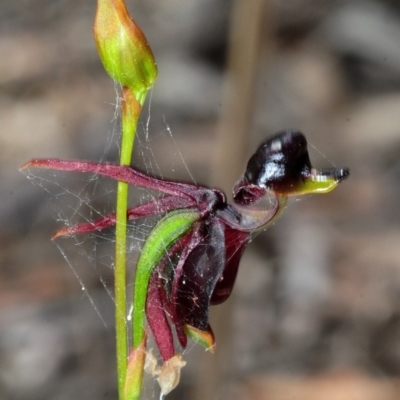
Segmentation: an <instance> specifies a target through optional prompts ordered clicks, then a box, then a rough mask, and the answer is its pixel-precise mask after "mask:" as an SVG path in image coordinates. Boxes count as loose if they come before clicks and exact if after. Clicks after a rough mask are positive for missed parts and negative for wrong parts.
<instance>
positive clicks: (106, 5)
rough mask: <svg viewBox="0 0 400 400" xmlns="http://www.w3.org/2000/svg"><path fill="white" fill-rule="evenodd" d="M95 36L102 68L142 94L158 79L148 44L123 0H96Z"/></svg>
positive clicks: (138, 93) (122, 83) (124, 84)
mask: <svg viewBox="0 0 400 400" xmlns="http://www.w3.org/2000/svg"><path fill="white" fill-rule="evenodd" d="M93 30H94V38H95V41H96V45H97V49H98V52H99V55H100V58H101V61H102V63H103V65H104V68H105V70H106V71H107V73H108V74H109V75H110V76H111V78H112V79H114V80H115V81H116V82H118V83H119V84H121V85H122V86H126V87H129V88H130V89H132V90H133V91H134V93H135V94H137V98H138V97H141V96H142V95H143V93H145V92H146V91H147V90H148V89H149V88H151V86H153V84H154V82H155V80H156V78H157V65H156V62H155V60H154V56H153V53H152V51H151V49H150V46H149V44H148V42H147V40H146V37H145V36H144V34H143V32H142V31H141V30H140V28H139V27H138V26H137V25H136V24H135V22H134V21H133V19H132V18H131V16H130V15H129V13H128V10H127V9H126V6H125V2H124V1H123V0H98V1H97V11H96V17H95V21H94V27H93Z"/></svg>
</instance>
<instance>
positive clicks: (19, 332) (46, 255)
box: [0, 0, 400, 400]
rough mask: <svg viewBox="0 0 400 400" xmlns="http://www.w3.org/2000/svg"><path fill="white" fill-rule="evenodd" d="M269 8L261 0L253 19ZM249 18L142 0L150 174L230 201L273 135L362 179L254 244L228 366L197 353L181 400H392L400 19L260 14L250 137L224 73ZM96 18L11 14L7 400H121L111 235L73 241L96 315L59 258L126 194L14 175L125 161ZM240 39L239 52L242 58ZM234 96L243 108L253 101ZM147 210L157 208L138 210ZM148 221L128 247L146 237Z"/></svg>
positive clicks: (137, 4)
mask: <svg viewBox="0 0 400 400" xmlns="http://www.w3.org/2000/svg"><path fill="white" fill-rule="evenodd" d="M239 3H240V1H237V3H235V4H239ZM256 3H257V2H256V1H253V0H252V1H248V2H246V4H247V5H248V7H249V8H248V9H249V10H251V9H252V8H251V7H250V5H251V6H253V5H254V7H256ZM233 4H234V3H232V2H228V1H222V0H221V1H200V0H192V1H190V2H185V3H182V2H177V1H172V0H165V1H163V2H159V1H150V0H148V1H144V0H140V1H139V0H135V1H130V2H128V6H129V8H130V10H131V11H132V13H133V15H134V17H135V19H136V20H137V21H138V23H139V24H140V25H141V26H142V28H143V30H144V31H145V32H146V35H147V37H148V39H149V41H150V43H151V45H152V47H153V49H154V53H155V56H156V59H157V62H158V64H159V69H160V76H159V80H158V82H157V84H156V87H155V89H154V91H153V95H152V104H151V107H150V111H148V109H146V110H145V111H144V113H145V118H144V120H143V124H142V126H141V129H140V130H141V132H142V138H141V141H140V143H142V144H143V146H145V148H144V149H143V152H142V151H141V150H140V149H137V152H138V157H137V158H136V160H137V161H139V160H140V162H142V164H141V166H142V168H146V167H148V168H150V169H151V170H152V171H155V172H161V174H162V175H164V176H166V177H170V178H176V179H186V180H190V179H191V178H190V175H189V174H188V172H187V170H186V168H185V165H187V166H188V168H189V171H190V173H191V174H192V175H193V177H194V178H195V180H196V181H198V182H202V183H206V184H216V185H217V186H219V187H223V188H224V189H225V190H228V189H229V188H230V187H232V185H233V183H234V181H235V179H237V178H238V177H239V175H240V171H242V169H243V168H244V164H245V161H246V159H247V157H248V155H249V154H251V152H252V151H253V150H254V148H255V146H256V145H257V144H258V143H259V142H260V141H261V140H262V139H263V138H264V137H266V136H268V135H271V134H273V133H274V132H276V131H278V130H280V129H283V128H291V127H295V128H299V129H301V130H302V131H304V132H305V133H306V135H307V137H308V138H309V140H310V142H311V143H312V144H313V145H314V146H315V147H316V148H317V149H318V150H315V151H312V154H311V156H312V159H314V160H315V161H314V163H315V165H318V166H320V165H325V166H329V165H330V162H332V163H334V164H335V165H338V166H349V167H350V168H351V177H350V179H349V180H348V182H346V183H344V184H343V185H341V186H340V187H339V188H338V189H337V190H336V191H335V192H334V193H332V194H330V195H329V196H326V197H325V196H312V197H308V198H305V199H302V200H301V201H293V202H292V203H291V204H290V207H289V208H288V210H287V211H286V213H285V214H284V216H283V218H282V219H281V220H280V221H279V223H278V224H277V225H276V226H274V227H273V228H272V229H270V230H269V231H267V232H266V233H265V234H262V235H260V236H259V237H257V239H256V240H255V241H254V242H253V243H252V245H251V246H250V248H249V249H248V250H247V253H246V255H245V257H244V260H243V261H242V265H241V270H240V274H239V277H238V281H237V285H236V288H235V295H234V297H233V298H232V299H231V300H229V301H228V302H227V304H226V305H224V306H220V307H219V308H217V309H215V310H214V311H215V314H214V315H213V318H212V324H213V327H215V330H216V335H217V340H218V351H217V353H216V354H215V355H210V354H207V353H204V351H203V350H202V349H199V348H197V347H196V348H190V349H189V351H188V352H187V354H186V355H185V357H186V359H187V361H188V366H187V367H185V368H184V369H183V371H182V372H183V377H182V379H181V384H180V386H179V388H178V389H176V391H175V392H173V393H172V394H171V395H170V396H169V398H171V399H174V398H176V399H179V398H190V399H203V398H207V399H211V398H216V399H218V398H232V399H236V398H237V399H239V398H240V399H247V398H248V399H256V400H258V399H268V400H275V399H285V398H288V397H290V398H293V399H296V400H302V399H311V400H313V399H324V400H331V399H332V400H338V399H348V398H349V397H351V396H353V397H352V398H354V399H363V400H365V399H366V400H368V399H377V398H379V399H383V400H385V399H390V400H392V399H396V398H397V397H398V394H397V393H398V392H399V391H400V387H399V380H398V378H399V374H400V265H399V264H400V253H399V243H400V230H399V221H400V215H399V211H398V210H399V208H398V199H399V188H400V185H399V178H400V164H399V152H400V113H399V110H400V79H399V78H400V45H399V43H400V40H399V39H400V7H399V5H398V3H397V2H396V1H389V0H387V1H370V0H366V1H356V0H354V1H328V0H326V1H312V0H302V1H301V0H298V1H291V2H278V1H272V0H269V1H264V3H263V4H262V14H261V17H260V18H259V19H258V21H259V22H256V16H253V18H254V19H255V21H254V24H256V23H259V24H260V26H259V41H258V44H257V58H256V60H255V61H250V62H254V63H255V64H254V69H253V76H252V79H253V81H254V85H253V88H254V90H253V91H250V93H251V96H250V97H249V98H248V99H247V98H246V104H242V105H241V108H240V109H242V108H246V107H247V108H249V109H250V111H251V117H250V116H249V119H248V121H247V125H246V128H247V129H246V130H243V129H241V132H235V124H232V123H231V125H229V121H232V120H234V117H235V115H230V113H231V114H232V111H230V108H229V107H227V106H226V104H227V103H229V101H227V100H226V93H229V90H231V89H230V87H228V88H227V86H229V85H226V84H224V82H227V80H228V78H229V79H230V80H229V81H228V82H230V85H231V86H232V85H233V86H234V83H235V74H240V71H239V72H238V69H235V61H233V62H232V63H231V64H229V63H228V64H227V62H226V59H227V54H228V48H229V46H228V37H229V29H230V27H231V26H232V25H233V24H234V21H233V18H232V8H233ZM94 9H95V2H90V3H88V2H73V1H71V0H63V1H61V0H59V1H51V2H50V1H47V0H30V1H29V0H18V1H13V2H3V3H2V4H1V6H0V140H1V147H0V151H1V153H0V163H1V169H0V176H1V178H0V179H1V189H0V196H1V201H0V218H1V222H0V397H1V398H2V399H26V400H30V399H32V400H33V399H43V398H46V399H71V398H77V399H80V398H84V399H101V398H105V399H106V398H110V399H114V398H116V389H115V387H116V385H115V382H116V381H115V361H114V336H113V335H114V334H113V328H112V325H113V309H112V300H110V295H109V294H108V293H107V291H106V290H105V289H104V286H103V283H102V282H101V280H103V281H104V282H105V283H106V286H107V288H111V287H112V274H111V272H112V271H111V268H110V265H111V263H112V259H111V258H110V256H109V253H108V249H109V248H111V247H112V231H110V232H108V233H105V234H104V235H101V238H96V239H95V240H93V236H90V235H88V236H82V237H74V238H71V239H67V240H66V241H65V242H64V241H58V242H57V243H59V244H60V246H61V248H62V250H63V251H64V252H65V254H66V256H67V259H68V261H69V262H70V263H75V262H78V270H76V271H77V274H78V277H79V279H82V281H83V284H84V286H85V289H86V290H87V291H88V292H89V293H90V299H91V300H92V302H93V303H94V306H93V304H92V303H91V301H90V300H88V297H87V296H86V295H85V292H83V291H82V287H81V284H80V283H79V281H78V280H77V278H76V276H75V275H74V273H73V272H72V271H71V269H70V268H68V263H67V262H66V260H65V259H64V258H63V256H62V254H60V252H59V250H58V249H57V246H55V245H54V244H53V243H51V242H50V237H51V235H52V234H53V233H54V231H55V230H56V229H58V228H60V227H62V226H63V224H64V223H65V222H67V223H75V222H79V221H82V220H85V219H86V218H91V217H93V216H95V215H96V213H97V212H98V213H100V214H104V213H107V212H109V211H112V210H113V190H114V187H113V185H112V183H110V182H107V181H105V180H102V181H101V184H99V182H98V181H96V180H94V181H93V180H92V179H91V178H93V177H90V176H80V175H72V174H61V173H56V174H54V173H53V174H52V173H39V174H38V173H37V172H35V176H36V177H37V178H35V180H36V179H39V180H40V181H39V183H40V186H41V187H38V186H37V185H32V184H31V183H30V182H29V181H28V180H27V179H26V177H25V176H24V175H22V174H20V173H19V172H18V171H17V169H18V167H19V166H20V165H21V164H23V163H24V162H26V161H27V160H29V159H30V158H32V157H48V156H51V157H62V158H81V159H90V160H102V159H107V160H112V159H116V146H115V143H116V137H115V132H116V131H118V126H117V124H116V122H115V120H114V113H115V102H116V100H115V89H114V86H113V84H112V83H111V82H110V81H109V79H108V77H107V76H106V75H105V73H104V72H103V70H102V67H101V65H100V63H99V61H98V58H97V54H96V52H95V48H94V44H93V39H92V35H91V24H92V19H93V14H94ZM259 16H260V15H259ZM249 18H251V13H250V17H249ZM237 25H238V26H239V29H240V23H238V24H237ZM242 29H243V31H242V32H246V31H247V30H248V27H246V26H245V27H243V28H242ZM230 43H231V47H230V51H232V49H234V48H235V46H240V40H236V41H235V40H233V41H231V42H230ZM228 65H229V69H230V72H229V71H228ZM238 80H239V78H238ZM232 82H233V83H232ZM250 86H251V84H250ZM224 93H225V95H224ZM240 94H241V95H242V94H243V93H240ZM224 96H225V97H224ZM231 97H232V98H234V99H237V98H239V100H238V102H239V105H240V97H241V96H240V95H238V94H236V96H231ZM243 97H244V95H243ZM149 112H150V115H151V117H150V125H149V132H148V133H149V141H146V140H145V135H146V127H145V125H146V122H147V115H148V114H149ZM233 114H236V113H235V112H233ZM221 116H223V117H222V118H221ZM230 118H231V119H230ZM226 121H228V123H227V122H226ZM168 126H169V127H170V128H171V131H172V139H171V136H170V135H169V133H168V129H167V128H168ZM227 127H228V129H227ZM226 131H228V132H226ZM226 133H228V135H229V136H228V139H227V143H231V144H234V143H241V140H245V142H246V143H247V145H245V146H244V145H241V146H240V147H241V149H242V153H243V154H241V155H237V154H236V155H232V156H230V154H232V153H230V152H229V151H228V150H229V149H228V148H226V147H222V150H221V146H220V145H219V144H220V143H221V140H220V137H221V136H223V135H224V134H226ZM236 135H238V137H237V136H236ZM240 135H242V136H241V137H240ZM174 141H175V142H176V145H175V143H174ZM177 149H179V150H180V153H181V154H182V156H183V159H184V162H182V159H181V157H180V155H179V152H177ZM142 153H144V154H142ZM321 153H322V154H321ZM233 154H235V153H233ZM324 156H325V157H324ZM215 159H216V160H217V161H215ZM232 159H233V160H232ZM220 160H229V162H232V163H233V165H235V166H234V167H228V168H227V170H223V168H222V167H220V166H218V165H221V164H222V165H224V163H225V164H226V165H228V161H226V162H225V161H224V162H222V163H221V161H220ZM216 166H217V167H216ZM216 168H217V169H218V170H217V171H216V170H215V169H216ZM220 176H222V177H226V178H225V179H223V180H221V178H219V177H220ZM46 181H50V182H52V183H50V185H51V186H50V187H49V186H48V185H47V184H45V183H46ZM54 184H55V185H54ZM44 186H45V187H46V188H47V189H49V190H50V189H51V195H49V193H48V192H46V191H45V190H43V187H44ZM82 188H86V190H85V192H82V191H81V189H82ZM68 192H70V193H72V195H71V196H68ZM92 194H93V195H94V197H92ZM146 195H154V194H148V193H146V192H145V193H143V192H142V193H139V194H137V196H139V198H138V200H139V201H141V200H143V199H144V196H146ZM74 200H75V203H74V202H73V201H74ZM133 200H134V199H133ZM49 201H50V203H49ZM150 223H151V221H147V222H145V224H144V225H143V224H139V225H138V226H136V227H135V228H134V229H132V230H131V231H130V232H131V233H132V235H135V236H136V237H137V235H138V232H139V233H140V232H143V231H144V230H145V229H144V228H146V229H147V227H148V226H149V225H150ZM142 238H143V236H142ZM139 239H140V238H139ZM135 243H136V244H135ZM139 245H140V240H139V241H138V242H132V246H139ZM76 250H77V251H76ZM85 254H87V256H85ZM79 255H84V257H83V261H82V259H79ZM133 257H134V256H133ZM75 260H77V261H75ZM79 260H80V261H79ZM132 262H133V260H132ZM74 265H75V264H74ZM100 277H101V279H100ZM96 310H97V312H96ZM98 314H100V315H101V318H102V319H103V320H104V321H102V319H101V318H100V317H99V315H98ZM105 325H106V326H107V327H106V326H105ZM146 390H147V392H146V397H145V398H152V397H154V398H157V397H158V395H157V392H156V389H154V388H153V386H152V385H151V384H149V385H148V387H147V389H146Z"/></svg>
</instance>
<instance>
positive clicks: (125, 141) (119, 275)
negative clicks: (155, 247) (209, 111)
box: [114, 87, 145, 400]
mask: <svg viewBox="0 0 400 400" xmlns="http://www.w3.org/2000/svg"><path fill="white" fill-rule="evenodd" d="M122 95H123V99H122V118H121V124H122V138H121V154H120V165H130V164H131V159H132V151H133V145H134V141H135V133H136V126H137V121H138V118H139V115H140V111H141V108H142V105H143V102H144V100H145V93H144V94H143V95H141V96H140V98H139V101H138V100H136V98H135V95H134V93H132V91H131V90H130V89H129V88H126V87H124V88H123V92H122ZM127 209H128V184H126V183H125V182H118V186H117V207H116V223H115V271H114V274H115V277H114V279H115V329H116V351H117V373H118V393H119V399H120V400H124V387H125V381H126V371H127V360H128V334H127V325H126V238H127V233H126V226H127Z"/></svg>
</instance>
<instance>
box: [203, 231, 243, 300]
mask: <svg viewBox="0 0 400 400" xmlns="http://www.w3.org/2000/svg"><path fill="white" fill-rule="evenodd" d="M249 237H250V234H249V233H248V232H241V231H238V230H236V229H229V228H225V247H226V265H225V268H224V271H223V273H222V274H221V276H220V278H219V280H218V282H217V284H216V286H215V289H214V292H213V294H212V296H211V305H216V304H221V303H223V302H224V301H225V300H226V299H227V298H228V297H229V296H230V294H231V293H232V289H233V286H234V284H235V280H236V275H237V271H238V268H239V263H240V259H241V258H242V254H243V252H244V250H245V248H246V246H247V244H248V241H249Z"/></svg>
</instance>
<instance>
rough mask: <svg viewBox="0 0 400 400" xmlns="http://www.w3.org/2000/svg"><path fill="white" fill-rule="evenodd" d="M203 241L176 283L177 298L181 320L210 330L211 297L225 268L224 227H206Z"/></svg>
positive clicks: (192, 252) (193, 252)
mask: <svg viewBox="0 0 400 400" xmlns="http://www.w3.org/2000/svg"><path fill="white" fill-rule="evenodd" d="M200 234H201V241H200V242H199V243H198V245H197V246H195V247H194V249H193V250H192V251H191V253H190V254H189V255H188V257H187V259H186V261H185V264H184V265H183V269H182V274H181V275H180V276H179V278H178V279H179V280H178V279H175V284H176V282H177V289H178V290H177V291H176V292H177V293H176V296H174V298H175V303H176V311H177V315H178V319H179V321H181V322H183V323H184V324H188V325H191V326H193V327H195V328H196V329H200V330H207V328H208V314H209V308H210V298H211V295H212V293H213V291H214V289H215V285H216V284H217V282H218V280H219V278H220V276H221V274H222V272H223V269H224V266H225V240H224V225H223V224H221V223H220V222H219V221H218V220H213V221H212V222H211V223H210V224H208V225H207V224H205V223H204V224H203V225H202V230H201V232H200Z"/></svg>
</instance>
